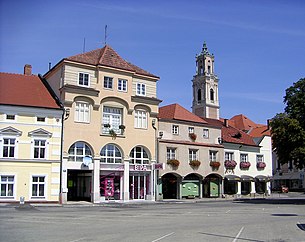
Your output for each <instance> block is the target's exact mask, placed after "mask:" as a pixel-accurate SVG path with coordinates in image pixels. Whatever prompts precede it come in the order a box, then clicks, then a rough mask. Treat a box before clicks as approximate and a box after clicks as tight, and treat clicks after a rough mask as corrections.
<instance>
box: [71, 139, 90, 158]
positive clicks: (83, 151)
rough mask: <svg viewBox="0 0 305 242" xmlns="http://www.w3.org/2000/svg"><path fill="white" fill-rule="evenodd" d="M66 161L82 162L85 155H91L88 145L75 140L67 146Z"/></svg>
mask: <svg viewBox="0 0 305 242" xmlns="http://www.w3.org/2000/svg"><path fill="white" fill-rule="evenodd" d="M68 153H69V158H68V161H79V162H83V158H84V157H85V156H92V151H91V149H90V147H89V146H88V145H87V144H86V143H84V142H76V143H74V144H73V145H71V147H70V148H69V151H68Z"/></svg>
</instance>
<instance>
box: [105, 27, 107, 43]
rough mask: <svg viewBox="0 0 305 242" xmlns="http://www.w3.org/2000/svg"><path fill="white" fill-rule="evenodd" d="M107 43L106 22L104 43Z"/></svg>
mask: <svg viewBox="0 0 305 242" xmlns="http://www.w3.org/2000/svg"><path fill="white" fill-rule="evenodd" d="M106 44H107V24H106V25H105V45H106Z"/></svg>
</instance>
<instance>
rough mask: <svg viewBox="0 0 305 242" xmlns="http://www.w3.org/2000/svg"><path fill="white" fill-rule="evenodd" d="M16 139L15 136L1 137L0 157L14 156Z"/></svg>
mask: <svg viewBox="0 0 305 242" xmlns="http://www.w3.org/2000/svg"><path fill="white" fill-rule="evenodd" d="M15 150H16V139H15V138H3V151H2V157H5V158H15Z"/></svg>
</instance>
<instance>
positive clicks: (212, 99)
mask: <svg viewBox="0 0 305 242" xmlns="http://www.w3.org/2000/svg"><path fill="white" fill-rule="evenodd" d="M210 99H211V101H214V90H213V89H212V88H211V89H210Z"/></svg>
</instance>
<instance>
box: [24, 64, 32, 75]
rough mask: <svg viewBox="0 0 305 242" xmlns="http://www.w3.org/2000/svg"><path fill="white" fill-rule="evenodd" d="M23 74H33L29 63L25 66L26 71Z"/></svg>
mask: <svg viewBox="0 0 305 242" xmlns="http://www.w3.org/2000/svg"><path fill="white" fill-rule="evenodd" d="M23 74H24V75H26V76H31V75H32V66H31V65H29V64H26V65H25V66H24V73H23Z"/></svg>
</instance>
